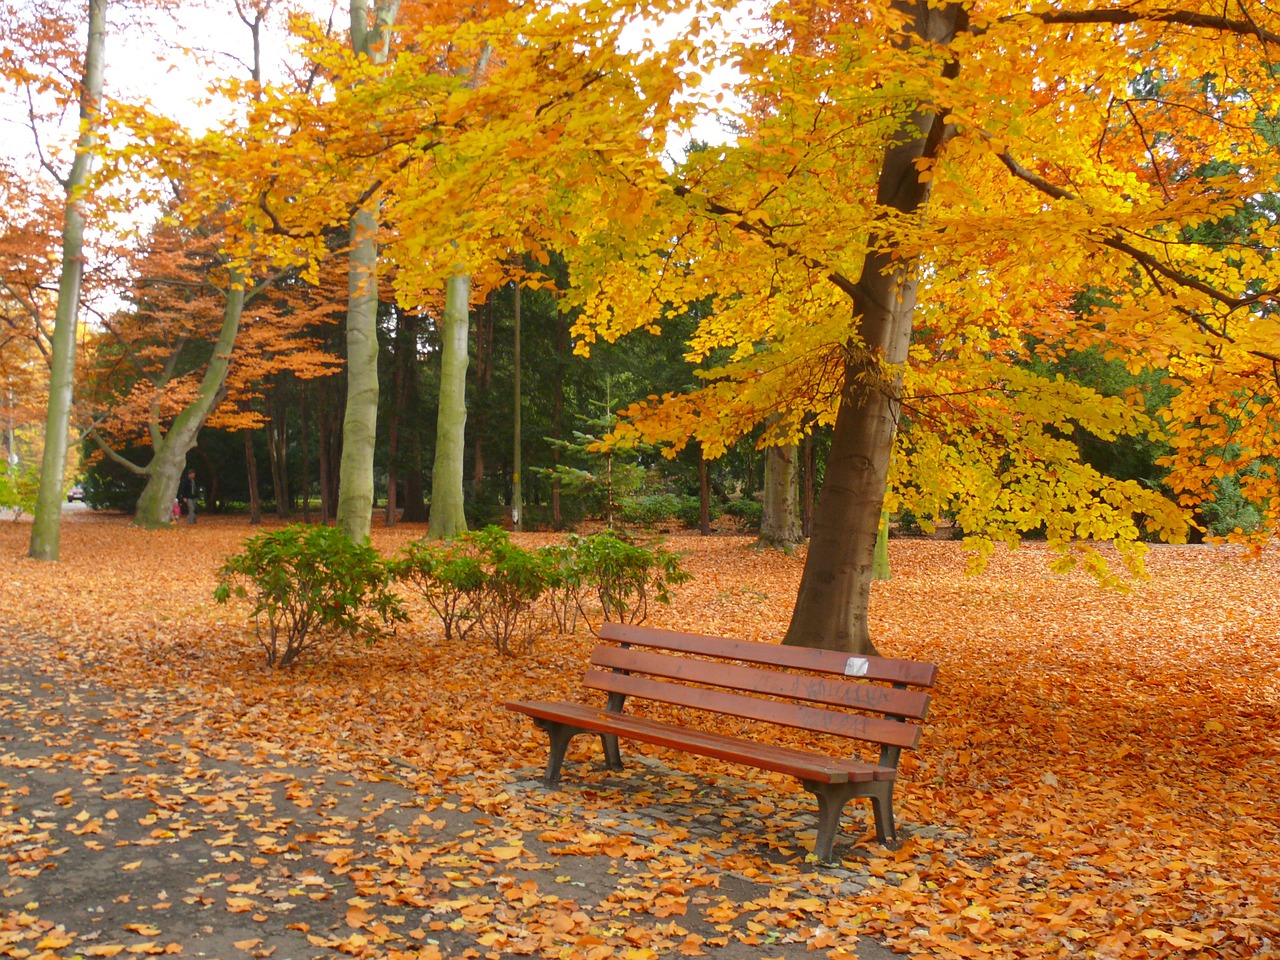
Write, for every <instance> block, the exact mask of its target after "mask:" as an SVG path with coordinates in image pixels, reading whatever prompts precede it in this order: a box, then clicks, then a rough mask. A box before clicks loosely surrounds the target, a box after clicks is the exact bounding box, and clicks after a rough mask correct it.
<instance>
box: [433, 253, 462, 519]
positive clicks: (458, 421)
mask: <svg viewBox="0 0 1280 960" xmlns="http://www.w3.org/2000/svg"><path fill="white" fill-rule="evenodd" d="M470 297H471V278H470V277H469V276H466V275H457V276H453V277H450V278H449V283H448V286H447V287H446V288H445V299H444V314H443V316H442V317H441V323H440V326H441V330H440V343H441V348H440V410H439V413H438V414H437V417H436V458H435V464H434V466H433V467H432V469H431V516H430V519H429V520H428V526H427V531H428V534H429V535H430V536H432V537H454V536H457V535H458V534H460V533H462V532H463V531H465V530H466V529H467V517H466V514H465V513H464V512H463V498H462V460H463V455H464V448H465V435H466V424H467V333H468V331H467V327H468V319H467V311H468V304H469V300H470Z"/></svg>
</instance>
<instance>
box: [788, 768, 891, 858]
mask: <svg viewBox="0 0 1280 960" xmlns="http://www.w3.org/2000/svg"><path fill="white" fill-rule="evenodd" d="M802 783H803V785H804V788H805V789H806V790H808V791H809V792H810V793H812V794H813V795H814V796H815V797H816V798H817V800H818V839H817V841H816V842H815V843H814V845H813V852H814V854H815V855H816V856H817V857H818V859H819V860H824V861H829V860H830V859H831V854H832V851H833V849H834V848H835V844H836V833H837V832H839V830H840V816H841V814H842V813H843V812H844V807H845V804H847V803H848V802H849V801H850V800H852V799H853V798H854V797H867V798H869V799H870V800H871V811H872V813H873V814H874V816H875V823H876V839H877V840H878V841H879V842H880V843H888V842H889V841H890V840H896V839H897V836H898V834H897V830H896V828H895V827H894V823H893V781H892V780H889V781H884V782H875V783H818V782H816V781H813V780H805V781H802Z"/></svg>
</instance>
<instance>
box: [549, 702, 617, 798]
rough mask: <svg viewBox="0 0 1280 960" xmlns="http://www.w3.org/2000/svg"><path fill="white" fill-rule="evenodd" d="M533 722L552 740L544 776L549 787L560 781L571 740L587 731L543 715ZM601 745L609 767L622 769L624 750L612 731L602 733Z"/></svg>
mask: <svg viewBox="0 0 1280 960" xmlns="http://www.w3.org/2000/svg"><path fill="white" fill-rule="evenodd" d="M533 722H534V723H535V724H537V725H538V726H539V727H541V728H542V729H543V730H545V731H546V732H547V738H548V739H549V740H550V741H551V752H550V754H549V755H548V756H547V771H546V773H544V774H543V776H542V782H543V784H544V785H545V786H548V787H549V786H551V785H552V784H554V783H559V782H560V768H561V766H563V765H564V755H565V753H566V751H568V749H569V741H570V740H572V739H573V738H574V737H576V736H577V735H578V734H580V733H586V732H587V731H586V730H583V729H582V728H581V727H575V726H572V725H570V724H567V723H561V722H560V721H558V720H547V719H544V718H542V717H534V718H533ZM600 745H601V747H603V748H604V761H605V764H606V765H607V766H608V767H609V769H610V770H621V769H622V752H621V751H620V750H619V749H618V738H617V737H616V736H614V735H613V734H611V733H602V734H600Z"/></svg>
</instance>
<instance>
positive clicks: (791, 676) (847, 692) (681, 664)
mask: <svg viewBox="0 0 1280 960" xmlns="http://www.w3.org/2000/svg"><path fill="white" fill-rule="evenodd" d="M591 662H592V663H593V664H595V665H596V666H598V667H607V668H612V669H615V670H628V671H632V672H635V673H643V674H648V675H650V676H655V677H665V678H667V679H669V680H679V681H683V682H685V683H699V684H709V685H711V686H717V687H730V688H732V689H735V690H742V691H747V692H750V693H758V694H765V695H769V696H777V697H790V698H791V699H794V700H808V701H810V702H812V703H826V704H830V705H832V706H837V707H852V708H855V709H860V710H870V711H872V712H875V713H883V714H889V715H892V716H896V717H910V718H913V719H917V720H920V719H923V718H924V716H925V714H926V713H927V712H928V710H929V695H928V694H927V693H924V692H922V691H919V690H898V689H894V688H893V687H885V686H881V685H879V684H874V683H861V682H855V681H851V680H846V679H844V678H843V677H823V676H814V675H813V674H802V673H786V672H783V671H781V670H769V669H760V668H759V667H752V666H745V665H743V664H742V663H730V662H727V661H724V660H717V661H712V660H696V659H693V658H691V657H678V656H673V655H672V654H669V653H663V652H659V651H656V650H650V649H637V648H635V647H615V646H609V645H606V644H600V645H598V646H597V647H596V649H595V652H594V653H593V654H592V657H591Z"/></svg>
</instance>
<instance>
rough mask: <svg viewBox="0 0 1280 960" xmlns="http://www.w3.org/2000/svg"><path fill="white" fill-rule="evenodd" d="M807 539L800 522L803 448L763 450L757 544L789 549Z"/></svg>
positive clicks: (790, 445)
mask: <svg viewBox="0 0 1280 960" xmlns="http://www.w3.org/2000/svg"><path fill="white" fill-rule="evenodd" d="M803 542H804V536H803V534H802V533H801V525H800V448H799V447H798V446H797V445H796V444H788V445H787V446H783V447H766V448H765V451H764V510H763V511H762V512H761V515H760V539H759V541H758V545H759V546H761V547H767V548H770V549H774V550H782V551H784V552H786V553H790V552H791V551H793V550H794V549H795V548H796V547H798V546H800V544H802V543H803Z"/></svg>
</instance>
